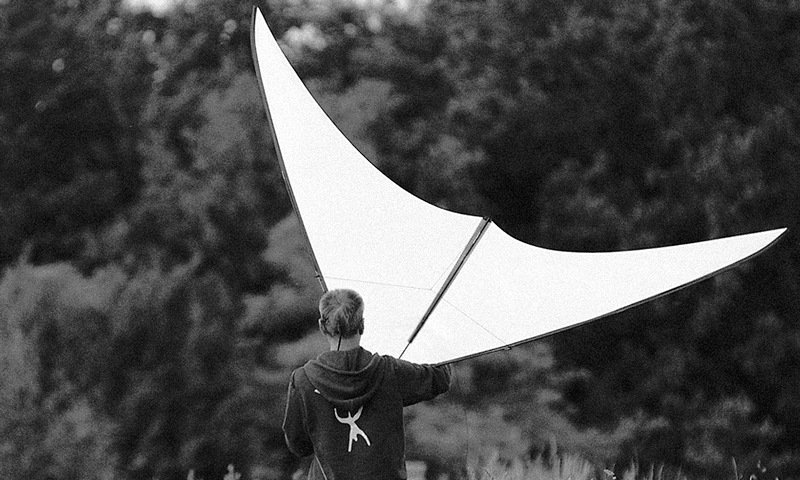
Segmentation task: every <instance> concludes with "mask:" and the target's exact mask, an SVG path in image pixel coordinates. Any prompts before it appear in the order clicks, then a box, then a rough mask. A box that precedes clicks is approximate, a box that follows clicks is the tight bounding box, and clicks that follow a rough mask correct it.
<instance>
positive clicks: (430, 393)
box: [395, 359, 451, 406]
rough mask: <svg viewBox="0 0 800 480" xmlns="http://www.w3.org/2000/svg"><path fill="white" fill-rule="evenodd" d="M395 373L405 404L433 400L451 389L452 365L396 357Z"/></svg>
mask: <svg viewBox="0 0 800 480" xmlns="http://www.w3.org/2000/svg"><path fill="white" fill-rule="evenodd" d="M395 361H396V363H395V374H396V375H397V383H398V388H399V389H400V394H401V396H402V398H403V406H408V405H413V404H415V403H417V402H422V401H425V400H431V399H433V398H434V397H436V396H437V395H439V394H442V393H444V392H446V391H447V390H449V389H450V376H451V367H450V365H449V364H447V365H427V364H418V363H411V362H407V361H405V360H399V359H395Z"/></svg>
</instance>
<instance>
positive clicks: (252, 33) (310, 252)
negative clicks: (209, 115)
mask: <svg viewBox="0 0 800 480" xmlns="http://www.w3.org/2000/svg"><path fill="white" fill-rule="evenodd" d="M258 13H259V10H258V7H257V6H253V9H252V15H251V16H250V51H251V52H252V57H253V64H254V65H255V70H256V76H257V78H258V83H259V89H258V90H259V92H260V93H261V100H262V101H263V102H264V108H265V110H266V114H267V123H269V131H270V134H271V135H272V143H273V144H275V154H276V155H277V157H278V164H279V165H280V167H281V176H282V177H283V183H284V185H286V191H287V192H288V193H289V200H290V201H291V202H292V210H294V214H295V215H296V216H297V221H298V223H299V224H300V230H301V231H302V232H303V236H304V237H305V239H306V245H305V249H306V252H307V253H308V255H309V256H310V257H311V262H312V263H313V264H314V272H315V276H316V278H317V281H319V286H320V287H321V288H322V291H323V292H327V291H328V286H327V285H326V284H325V277H323V276H322V271H321V269H320V267H319V262H318V261H317V257H316V256H315V255H314V249H313V248H311V238H310V237H309V236H308V230H306V225H305V223H303V216H302V215H300V208H299V207H298V206H297V199H296V198H295V196H294V191H293V190H292V184H291V182H289V174H288V173H287V172H286V164H285V163H284V162H283V154H282V153H281V146H280V143H279V142H278V135H277V134H276V133H275V125H274V123H273V122H272V115H270V113H269V101H267V94H266V92H265V90H264V79H263V78H261V68H260V67H259V64H258V50H257V49H256V15H258Z"/></svg>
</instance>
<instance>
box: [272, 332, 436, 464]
mask: <svg viewBox="0 0 800 480" xmlns="http://www.w3.org/2000/svg"><path fill="white" fill-rule="evenodd" d="M449 385H450V369H449V367H447V366H431V365H418V364H415V363H410V362H406V361H404V360H398V359H396V358H393V357H390V356H381V355H378V354H372V353H370V352H368V351H366V350H364V349H363V348H361V347H359V348H355V349H352V350H345V351H331V352H325V353H323V354H321V355H320V356H319V357H317V358H316V359H315V360H311V361H309V362H308V363H306V364H305V365H304V366H302V367H300V368H298V369H297V370H295V371H294V372H292V377H291V379H290V381H289V393H288V398H287V403H286V416H285V418H284V421H283V431H284V434H285V436H286V444H287V445H288V446H289V449H290V450H291V451H292V452H293V453H294V454H295V455H297V456H300V457H303V456H306V455H311V454H312V453H313V454H315V459H314V460H313V461H312V464H311V468H310V470H309V474H308V478H309V479H327V480H336V479H338V480H358V479H369V480H383V479H386V480H393V479H404V478H406V469H405V434H404V431H403V407H404V406H407V405H412V404H414V403H417V402H420V401H423V400H430V399H432V398H433V397H435V396H436V395H439V394H440V393H444V392H446V391H447V389H448V388H449Z"/></svg>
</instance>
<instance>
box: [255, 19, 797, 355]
mask: <svg viewBox="0 0 800 480" xmlns="http://www.w3.org/2000/svg"><path fill="white" fill-rule="evenodd" d="M252 28H253V30H252V32H251V33H252V36H251V38H252V44H253V52H254V60H255V64H256V70H257V74H258V77H259V81H260V84H261V91H262V95H263V99H264V102H265V104H266V109H267V116H268V118H269V125H270V128H271V131H272V136H273V139H274V143H275V148H276V151H277V153H278V158H279V160H280V163H281V169H282V172H283V175H284V180H285V181H286V185H287V188H288V189H289V193H290V197H291V198H292V202H293V205H294V209H295V212H296V214H297V216H298V217H299V219H300V223H301V225H302V228H303V231H304V233H305V235H306V237H307V238H308V242H309V245H310V247H311V250H312V258H313V260H314V266H315V268H316V271H317V277H318V278H319V280H320V283H321V285H322V288H323V289H328V288H331V289H333V288H351V289H354V290H356V291H358V292H359V293H361V295H362V296H363V297H364V301H365V303H366V310H365V318H366V329H365V332H364V335H363V337H362V345H363V346H364V347H365V348H367V349H368V350H371V351H374V352H378V353H382V354H390V355H394V356H400V355H402V358H404V359H407V360H411V361H415V362H420V363H449V362H453V361H456V360H460V359H464V358H468V357H472V356H476V355H480V354H483V353H487V352H491V351H495V350H500V349H505V348H509V347H511V346H514V345H518V344H521V343H524V342H528V341H531V340H534V339H537V338H541V337H543V336H545V335H549V334H552V333H554V332H558V331H561V330H565V329H567V328H571V327H574V326H576V325H580V324H582V323H586V322H589V321H592V320H596V319H599V318H602V317H605V316H608V315H611V314H614V313H617V312H620V311H622V310H625V309H627V308H630V307H632V306H635V305H639V304H641V303H644V302H647V301H649V300H652V299H654V298H657V297H659V296H662V295H665V294H668V293H670V292H673V291H675V290H677V289H680V288H683V287H686V286H688V285H691V284H693V283H696V282H699V281H701V280H704V279H706V278H709V277H710V276H713V275H715V274H717V273H720V272H722V271H724V270H726V269H729V268H731V267H733V266H735V265H737V264H739V263H741V262H743V261H745V260H747V259H749V258H751V257H753V256H754V255H757V254H758V253H760V252H762V251H763V250H765V249H766V248H768V247H769V246H770V245H772V244H773V243H774V242H775V241H776V240H777V239H778V238H779V237H780V236H781V235H782V234H783V233H784V232H785V229H777V230H770V231H764V232H758V233H752V234H748V235H740V236H736V237H727V238H721V239H716V240H710V241H705V242H699V243H692V244H686V245H677V246H670V247H661V248H652V249H643V250H630V251H616V252H604V253H579V252H562V251H555V250H548V249H544V248H539V247H536V246H533V245H529V244H526V243H523V242H520V241H518V240H516V239H514V238H512V237H511V236H509V235H508V234H506V233H505V232H503V230H501V229H500V228H499V227H498V226H497V225H495V224H494V223H492V222H491V220H489V219H486V218H481V217H476V216H471V215H463V214H459V213H454V212H449V211H446V210H443V209H441V208H439V207H436V206H434V205H431V204H429V203H427V202H425V201H423V200H421V199H419V198H417V197H415V196H414V195H412V194H411V193H409V192H407V191H405V190H404V189H402V188H401V187H399V186H398V185H396V184H395V183H393V182H392V181H391V180H390V179H389V178H387V177H386V176H384V175H383V174H382V173H381V172H380V171H378V169H377V168H375V167H374V166H373V165H372V164H371V163H370V162H369V161H368V160H367V159H366V158H364V156H363V155H362V154H361V153H360V152H359V151H358V150H357V149H356V148H355V147H354V146H353V145H352V144H351V143H350V142H349V141H348V140H347V139H346V138H345V136H344V135H343V134H342V133H341V132H340V131H339V130H338V129H337V127H336V126H335V125H334V124H333V123H332V122H331V120H330V119H329V118H328V116H327V115H326V114H325V112H324V111H323V110H322V109H321V108H320V107H319V105H317V103H316V102H315V101H314V99H313V97H312V96H311V94H310V93H309V92H308V91H307V90H306V88H305V86H304V85H303V83H302V82H301V80H300V79H299V78H298V76H297V74H296V73H295V72H294V70H293V69H292V67H291V66H290V64H289V62H288V60H287V59H286V57H285V56H284V55H283V53H282V52H281V50H280V47H279V46H278V43H277V42H276V41H275V39H274V37H273V36H272V34H271V33H270V31H269V28H268V27H267V24H266V22H265V20H264V17H263V15H262V14H261V13H260V11H258V10H257V9H254V11H253V27H252Z"/></svg>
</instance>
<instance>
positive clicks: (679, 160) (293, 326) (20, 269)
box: [0, 0, 800, 479]
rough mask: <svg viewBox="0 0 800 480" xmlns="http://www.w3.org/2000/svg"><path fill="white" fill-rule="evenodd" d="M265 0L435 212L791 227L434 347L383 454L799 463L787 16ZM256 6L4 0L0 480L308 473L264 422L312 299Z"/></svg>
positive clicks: (302, 69) (570, 238)
mask: <svg viewBox="0 0 800 480" xmlns="http://www.w3.org/2000/svg"><path fill="white" fill-rule="evenodd" d="M260 6H261V7H262V8H263V10H264V11H265V13H266V14H267V18H268V21H269V23H270V25H271V26H272V27H273V29H274V30H275V32H276V34H277V35H278V36H279V37H281V39H282V41H283V44H284V47H285V51H286V52H287V54H288V55H289V57H290V60H291V61H292V62H293V63H294V65H295V67H296V68H297V70H298V72H299V73H300V74H301V76H303V77H304V78H305V79H306V80H307V81H308V85H309V86H310V87H311V89H312V91H313V92H314V93H315V95H316V96H317V98H318V99H319V101H320V102H321V104H322V105H323V106H324V107H325V108H326V109H328V111H329V113H330V115H331V116H332V118H333V119H334V120H335V121H336V122H337V123H338V124H339V125H340V126H341V127H342V129H343V131H345V133H346V134H348V135H349V136H350V137H351V138H352V140H353V142H354V143H356V145H358V146H359V148H361V149H362V150H363V151H364V152H366V153H367V155H368V156H369V157H370V158H372V159H374V161H375V162H376V164H377V165H378V166H379V167H380V168H381V169H382V170H383V171H384V172H385V173H387V174H388V175H390V176H391V177H392V178H394V179H395V180H396V181H398V182H399V183H401V184H402V185H403V186H405V187H406V188H408V189H409V190H412V191H414V192H415V193H417V194H419V195H420V196H422V197H423V198H426V199H428V200H429V201H431V202H435V203H437V204H439V205H442V206H445V207H447V208H451V209H453V210H457V211H463V212H470V213H480V214H483V215H491V216H492V217H494V218H495V220H496V221H497V222H498V223H499V224H500V225H501V226H503V227H504V228H506V229H507V230H508V231H509V232H511V233H512V234H514V235H515V236H517V237H519V238H521V239H524V240H527V241H530V242H533V243H536V244H538V245H542V246H546V247H550V248H557V249H571V250H582V251H598V250H613V249H628V248H642V247H653V246H660V245H667V244H673V243H685V242H690V241H696V240H702V239H708V238H714V237H719V236H723V235H730V234H737V233H746V232H750V231H756V230H761V229H767V228H775V227H781V226H784V227H789V228H790V231H789V233H788V235H787V236H786V237H785V238H783V239H782V240H781V242H779V243H778V244H777V245H776V246H775V247H774V248H773V249H771V250H770V251H769V252H768V253H767V254H765V255H763V256H761V257H759V258H757V259H755V260H753V261H751V262H749V263H747V264H746V265H744V266H742V267H740V268H737V269H735V270H732V271H730V272H727V273H725V274H723V275H720V276H718V277H715V278H714V279H713V280H709V281H706V282H704V283H701V284H699V285H697V286H695V287H693V288H691V289H687V290H684V291H681V292H678V293H676V294H674V295H671V296H669V297H666V298H664V299H661V300H658V301H656V302H653V303H650V304H646V305H643V306H640V307H637V308H635V309H633V310H630V311H627V312H625V313H623V314H620V315H617V316H615V317H613V318H609V319H605V320H601V321H598V322H596V323H594V324H590V325H587V326H584V327H580V328H577V329H574V330H572V331H569V332H566V333H562V334H559V335H556V336H554V337H552V338H550V339H548V340H546V341H539V342H536V343H534V344H532V345H529V346H527V347H521V348H518V349H514V350H512V351H510V352H504V353H498V354H494V355H490V356H486V357H482V358H479V359H475V360H472V361H469V362H464V363H461V364H459V365H458V366H457V369H456V381H455V384H454V387H453V391H452V392H451V393H450V394H449V395H448V396H446V397H445V398H442V399H440V400H437V401H436V402H432V403H428V404H424V405H419V406H415V407H414V408H411V409H409V410H408V412H407V418H408V433H409V442H408V443H409V455H411V456H413V457H415V458H419V459H424V460H426V461H427V462H428V463H429V465H430V469H429V471H430V472H431V474H437V473H440V472H449V473H451V474H456V475H457V474H462V473H465V472H467V471H468V469H469V468H471V467H470V466H474V465H477V464H478V463H479V460H480V459H481V458H484V459H486V458H489V459H494V460H492V461H496V462H498V463H497V465H502V464H503V462H504V460H505V459H526V458H534V459H541V458H547V455H550V456H551V457H552V458H555V457H554V455H555V452H553V450H554V449H556V448H559V449H562V450H564V451H566V452H570V453H567V454H566V455H571V454H577V455H580V456H581V458H587V459H590V460H591V461H592V462H593V464H595V465H608V466H611V465H614V464H617V465H627V464H629V463H630V462H636V463H637V464H638V465H641V466H646V465H650V464H656V465H660V464H664V465H665V468H666V469H667V470H669V471H671V472H672V473H671V474H670V476H671V475H678V474H677V473H675V472H680V474H686V475H689V476H691V477H697V478H703V477H704V478H723V477H729V476H731V475H743V476H748V475H750V473H755V474H757V475H760V473H759V472H761V470H762V469H763V468H766V467H768V468H769V472H770V475H773V474H774V475H775V476H778V477H780V478H793V477H796V476H798V475H800V455H798V453H797V452H798V451H800V410H799V409H800V391H798V389H797V385H800V368H798V367H800V330H798V328H797V326H796V325H795V324H794V322H795V320H796V312H799V311H800V284H799V283H798V281H797V278H800V275H798V270H799V269H800V265H798V261H800V250H798V247H797V245H798V242H797V241H796V235H797V234H796V231H795V230H797V227H798V212H800V209H798V205H800V175H798V173H797V172H798V171H800V170H799V169H798V168H796V163H797V159H798V155H800V140H798V138H800V135H799V134H800V131H798V126H799V122H800V110H799V109H800V105H798V99H800V91H798V89H800V85H798V83H797V81H796V79H797V78H798V76H800V35H799V34H798V32H800V28H798V27H800V8H798V7H797V6H796V5H795V2H781V1H766V0H763V1H751V2H744V1H741V2H740V1H729V2H722V1H716V0H702V1H693V2H685V1H678V0H639V1H622V0H619V1H616V0H603V1H587V0H572V1H550V0H547V1H537V2H527V1H521V0H493V1H476V0H430V1H429V2H420V3H415V2H413V1H409V2H366V1H365V2H356V1H350V0H330V1H328V2H320V1H313V0H274V1H269V2H261V3H260ZM251 8H252V5H251V3H250V2H244V1H234V0H230V1H213V0H194V1H186V2H183V3H179V4H178V6H176V7H175V8H174V9H173V10H170V11H169V12H168V13H166V14H165V15H163V16H155V15H153V14H152V13H150V12H147V11H136V10H131V9H130V8H127V7H126V6H125V5H124V4H123V3H121V2H120V1H119V0H36V1H31V0H6V1H0V44H2V45H3V48H2V49H0V222H2V223H1V224H2V225H3V227H2V229H0V266H2V269H3V273H2V278H1V279H0V477H3V478H31V479H48V478H62V479H78V478H81V479H84V478H120V479H151V478H160V479H178V478H186V475H187V472H189V471H190V470H193V471H194V472H195V473H194V475H196V477H197V478H222V477H223V475H224V474H225V472H226V471H227V467H228V465H229V464H234V465H236V468H237V470H239V471H241V472H243V477H244V478H248V479H255V478H265V479H266V478H286V477H287V476H290V475H291V473H292V472H293V471H294V470H295V469H297V468H298V466H300V467H302V466H303V464H302V463H298V462H297V460H295V459H293V458H292V457H291V455H289V453H288V452H287V451H286V450H285V447H284V445H283V437H282V433H281V431H280V421H281V417H282V414H283V394H284V389H285V384H286V380H287V375H288V372H289V371H290V369H291V368H293V367H295V366H297V365H299V364H301V363H302V362H303V361H305V360H306V359H307V358H309V357H311V356H313V355H314V354H315V353H316V352H318V351H320V348H321V345H320V343H319V341H318V339H317V338H316V336H315V333H314V325H315V318H316V317H315V314H314V305H315V300H316V297H317V295H318V294H319V291H318V288H317V286H316V285H315V284H314V280H313V276H312V275H309V268H310V267H309V264H308V262H307V260H306V257H305V251H304V247H303V244H302V242H303V240H302V236H301V235H300V233H299V231H298V228H297V224H296V222H295V221H294V219H293V217H292V216H291V214H290V213H291V210H290V205H289V202H288V200H287V197H286V193H285V189H284V187H283V184H282V179H281V178H280V174H279V171H278V168H277V163H276V160H275V158H274V154H273V152H272V145H271V139H270V138H269V133H268V130H267V128H266V122H265V116H264V110H263V106H262V104H261V99H260V96H259V92H258V86H257V82H256V79H255V75H254V71H253V66H252V62H251V57H250V55H251V54H250V43H249V22H250V13H251ZM554 445H557V447H555V446H554ZM734 466H735V468H736V470H735V471H734ZM468 467H469V468H468ZM762 473H763V472H762ZM676 478H677V477H676Z"/></svg>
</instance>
